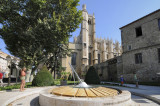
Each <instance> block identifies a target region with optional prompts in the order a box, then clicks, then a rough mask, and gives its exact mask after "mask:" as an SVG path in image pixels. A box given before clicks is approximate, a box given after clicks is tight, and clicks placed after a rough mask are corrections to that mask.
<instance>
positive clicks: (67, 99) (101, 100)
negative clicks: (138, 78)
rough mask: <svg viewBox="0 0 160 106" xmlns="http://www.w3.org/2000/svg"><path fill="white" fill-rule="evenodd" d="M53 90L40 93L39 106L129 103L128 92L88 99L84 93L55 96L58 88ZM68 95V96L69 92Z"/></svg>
mask: <svg viewBox="0 0 160 106" xmlns="http://www.w3.org/2000/svg"><path fill="white" fill-rule="evenodd" d="M66 87H68V86H66ZM54 89H55V90H54ZM54 89H48V90H44V91H42V92H40V96H39V103H40V105H41V106H108V105H111V106H119V105H129V104H130V103H131V93H130V92H128V91H121V93H120V94H114V93H113V94H114V95H108V96H107V95H106V96H98V95H97V94H95V95H97V96H96V97H90V96H83V93H84V92H81V93H79V94H81V95H80V96H73V95H61V94H55V93H54V91H56V89H57V90H58V89H59V88H54ZM68 89H70V88H68ZM77 89H78V88H77ZM80 89H82V88H80ZM83 89H84V88H83ZM109 89H110V88H109ZM65 92H67V91H65ZM85 92H86V91H85ZM93 92H94V91H93ZM97 92H98V91H97ZM68 94H70V93H69V91H68ZM86 94H87V93H86ZM87 95H88V94H87Z"/></svg>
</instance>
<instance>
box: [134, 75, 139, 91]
mask: <svg viewBox="0 0 160 106" xmlns="http://www.w3.org/2000/svg"><path fill="white" fill-rule="evenodd" d="M134 80H135V83H136V87H137V88H138V79H137V75H136V73H134Z"/></svg>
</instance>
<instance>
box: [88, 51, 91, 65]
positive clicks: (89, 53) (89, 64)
mask: <svg viewBox="0 0 160 106" xmlns="http://www.w3.org/2000/svg"><path fill="white" fill-rule="evenodd" d="M88 56H89V65H91V53H89V55H88Z"/></svg>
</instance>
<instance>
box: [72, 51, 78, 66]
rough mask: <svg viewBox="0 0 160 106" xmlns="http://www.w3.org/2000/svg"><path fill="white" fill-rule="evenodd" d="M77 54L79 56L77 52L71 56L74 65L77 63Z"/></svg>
mask: <svg viewBox="0 0 160 106" xmlns="http://www.w3.org/2000/svg"><path fill="white" fill-rule="evenodd" d="M76 56H77V54H76V53H72V57H71V64H72V65H76Z"/></svg>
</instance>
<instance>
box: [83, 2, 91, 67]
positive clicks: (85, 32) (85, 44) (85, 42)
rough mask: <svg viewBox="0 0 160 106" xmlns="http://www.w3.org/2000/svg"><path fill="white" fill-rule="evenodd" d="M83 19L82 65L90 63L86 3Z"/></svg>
mask: <svg viewBox="0 0 160 106" xmlns="http://www.w3.org/2000/svg"><path fill="white" fill-rule="evenodd" d="M82 17H83V21H82V24H81V36H82V67H84V66H86V65H88V43H89V41H88V13H87V10H86V5H83V10H82Z"/></svg>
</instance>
